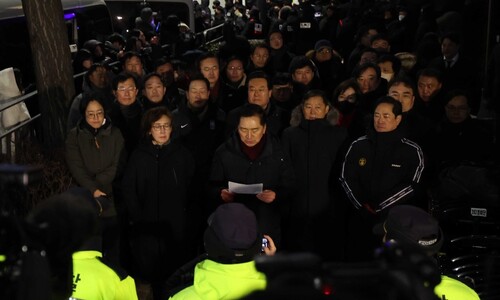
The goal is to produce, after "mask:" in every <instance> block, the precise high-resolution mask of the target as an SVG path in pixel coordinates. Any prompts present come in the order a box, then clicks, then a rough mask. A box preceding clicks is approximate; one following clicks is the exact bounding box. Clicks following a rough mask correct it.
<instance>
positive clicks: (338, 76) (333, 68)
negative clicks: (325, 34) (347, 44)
mask: <svg viewBox="0 0 500 300" xmlns="http://www.w3.org/2000/svg"><path fill="white" fill-rule="evenodd" d="M312 61H313V63H314V65H315V66H316V67H317V68H318V75H319V79H320V82H321V89H322V90H324V91H325V92H326V94H327V95H331V94H332V92H333V90H334V89H335V87H336V86H337V85H338V84H339V83H340V81H341V80H342V79H343V78H344V66H343V65H342V61H341V58H340V57H339V56H338V54H337V53H336V52H334V50H333V46H332V43H330V41H328V40H319V41H318V42H316V44H315V45H314V56H313V58H312Z"/></svg>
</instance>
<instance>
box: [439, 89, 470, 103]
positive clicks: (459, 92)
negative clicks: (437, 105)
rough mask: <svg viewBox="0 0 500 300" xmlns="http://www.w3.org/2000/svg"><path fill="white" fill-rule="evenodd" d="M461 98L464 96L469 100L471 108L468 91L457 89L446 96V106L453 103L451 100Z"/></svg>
mask: <svg viewBox="0 0 500 300" xmlns="http://www.w3.org/2000/svg"><path fill="white" fill-rule="evenodd" d="M459 96H463V97H464V98H465V99H466V100H467V105H468V106H469V107H470V103H469V102H470V100H469V96H468V94H467V92H466V91H464V90H460V89H455V90H451V91H449V92H448V93H446V96H445V98H444V104H445V105H446V104H448V102H450V101H451V99H453V98H455V97H459Z"/></svg>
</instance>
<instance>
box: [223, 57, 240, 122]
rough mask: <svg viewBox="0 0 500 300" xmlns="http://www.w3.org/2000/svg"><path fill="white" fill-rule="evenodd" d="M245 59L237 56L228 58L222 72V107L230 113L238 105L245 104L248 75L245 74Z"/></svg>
mask: <svg viewBox="0 0 500 300" xmlns="http://www.w3.org/2000/svg"><path fill="white" fill-rule="evenodd" d="M243 62H244V60H243V59H242V58H239V57H237V56H232V57H230V58H229V59H228V61H227V64H226V67H225V68H224V71H223V74H222V82H221V92H220V94H221V95H220V98H221V100H220V108H221V109H222V110H223V111H224V112H226V113H228V112H229V111H231V110H233V109H235V108H236V107H238V106H241V105H243V104H244V103H245V102H246V98H247V87H246V86H245V83H246V79H247V75H246V74H245V68H244V63H243Z"/></svg>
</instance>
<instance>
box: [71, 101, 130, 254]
mask: <svg viewBox="0 0 500 300" xmlns="http://www.w3.org/2000/svg"><path fill="white" fill-rule="evenodd" d="M80 112H81V116H82V118H81V119H80V121H79V122H78V124H77V126H76V127H74V128H73V129H71V131H70V132H69V133H68V137H67V138H66V149H65V156H66V162H67V164H68V168H69V170H70V172H71V175H72V176H73V178H74V180H75V183H76V184H77V185H79V186H81V187H84V188H85V189H87V190H89V191H90V193H91V194H92V196H93V197H94V199H95V200H96V203H98V204H99V208H100V209H99V210H100V211H99V215H100V217H101V218H100V219H99V220H100V223H101V224H100V225H101V226H102V234H103V254H104V256H105V257H106V258H108V259H110V260H111V261H112V262H114V263H117V264H118V261H119V255H120V254H119V239H118V233H117V231H118V224H117V217H116V216H117V212H116V207H115V205H114V203H115V193H114V190H113V183H114V181H115V180H116V179H117V177H119V173H120V171H121V170H122V169H123V165H124V163H125V154H124V141H123V137H122V134H121V133H120V130H119V129H118V128H116V127H115V126H114V125H113V124H112V123H111V119H110V118H109V117H108V116H107V114H106V110H105V101H104V99H103V98H102V96H100V95H99V94H89V95H85V96H84V97H83V98H82V101H81V104H80Z"/></svg>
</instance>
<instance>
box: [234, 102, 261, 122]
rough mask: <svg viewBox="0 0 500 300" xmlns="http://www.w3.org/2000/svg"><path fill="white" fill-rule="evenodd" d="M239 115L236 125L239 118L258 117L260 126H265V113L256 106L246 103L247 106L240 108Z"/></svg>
mask: <svg viewBox="0 0 500 300" xmlns="http://www.w3.org/2000/svg"><path fill="white" fill-rule="evenodd" d="M239 115H240V117H239V119H238V123H239V120H241V118H250V117H258V118H259V123H260V125H266V121H267V120H266V113H265V112H264V110H263V109H262V107H260V106H259V105H257V104H250V103H247V104H245V105H243V106H242V107H241V110H240V113H239Z"/></svg>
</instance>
